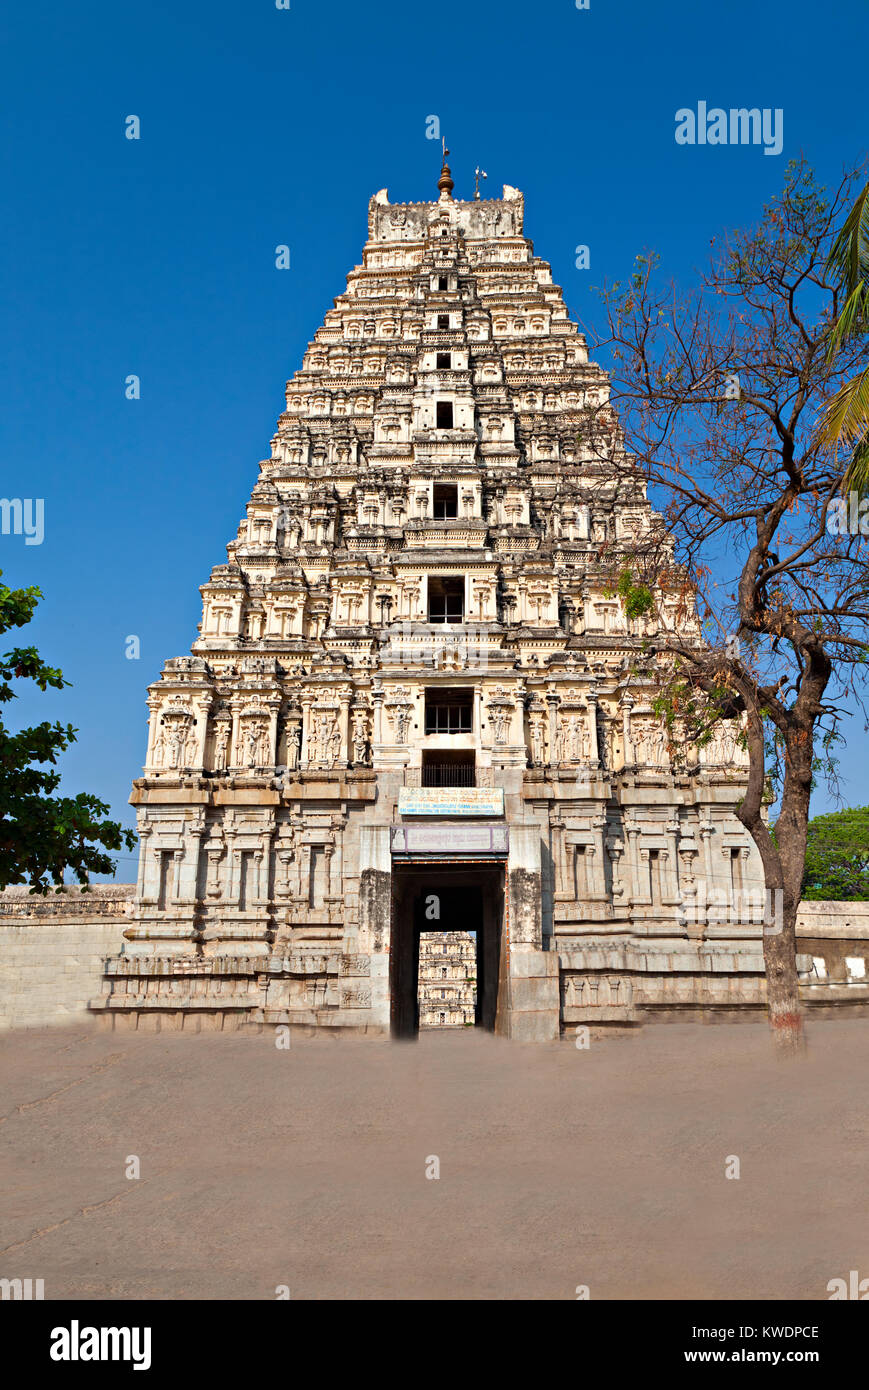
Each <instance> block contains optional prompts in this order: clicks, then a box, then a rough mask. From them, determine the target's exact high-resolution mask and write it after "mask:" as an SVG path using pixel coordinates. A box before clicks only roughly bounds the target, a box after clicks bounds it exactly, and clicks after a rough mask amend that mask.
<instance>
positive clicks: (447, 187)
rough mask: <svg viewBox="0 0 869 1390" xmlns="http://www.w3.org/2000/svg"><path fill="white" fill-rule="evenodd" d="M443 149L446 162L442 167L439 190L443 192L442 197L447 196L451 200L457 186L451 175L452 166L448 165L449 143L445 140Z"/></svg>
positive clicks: (442, 142) (442, 144)
mask: <svg viewBox="0 0 869 1390" xmlns="http://www.w3.org/2000/svg"><path fill="white" fill-rule="evenodd" d="M441 148H442V149H443V152H444V162H443V165H442V167H441V176H440V178H439V179H438V188H439V189H440V191H441V197H444V196H446V197H447V198H451V197H452V195H453V189H454V188H455V184H454V183H453V176H452V174H451V173H450V166H449V164H447V155H448V154H449V150H448V149H447V142H446V140H445V139H442V140H441Z"/></svg>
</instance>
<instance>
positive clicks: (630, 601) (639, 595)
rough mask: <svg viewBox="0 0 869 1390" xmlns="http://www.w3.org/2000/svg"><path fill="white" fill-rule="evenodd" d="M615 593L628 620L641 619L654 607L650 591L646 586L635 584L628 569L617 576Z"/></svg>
mask: <svg viewBox="0 0 869 1390" xmlns="http://www.w3.org/2000/svg"><path fill="white" fill-rule="evenodd" d="M616 593H617V594H618V596H619V598H620V599H621V601H622V606H623V607H624V610H625V613H626V614H627V616H628V617H629V618H641V617H642V616H643V614H644V613H649V612H651V610H652V608H653V607H654V603H655V601H654V599H653V597H652V591H651V589H649V587H648V586H647V585H646V584H637V583H635V582H634V576H633V573H632V572H631V570H629V569H625V570H622V572H621V574H620V575H619V582H618V584H617V585H616Z"/></svg>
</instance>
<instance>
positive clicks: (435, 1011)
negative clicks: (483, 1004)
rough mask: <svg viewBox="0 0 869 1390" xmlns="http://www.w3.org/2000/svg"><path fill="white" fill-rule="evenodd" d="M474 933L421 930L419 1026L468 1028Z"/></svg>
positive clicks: (473, 1003) (473, 994) (472, 1014)
mask: <svg viewBox="0 0 869 1390" xmlns="http://www.w3.org/2000/svg"><path fill="white" fill-rule="evenodd" d="M476 1009H477V940H476V935H475V933H474V932H469V931H448V932H447V931H445V932H422V933H421V935H420V942H419V1026H420V1028H467V1027H470V1026H473V1025H474V1024H475V1023H476V1021H477V1018H476Z"/></svg>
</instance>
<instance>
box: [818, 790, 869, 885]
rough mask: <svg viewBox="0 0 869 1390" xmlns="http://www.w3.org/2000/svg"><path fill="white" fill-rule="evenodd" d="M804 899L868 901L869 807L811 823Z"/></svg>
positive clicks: (860, 807) (832, 813)
mask: <svg viewBox="0 0 869 1390" xmlns="http://www.w3.org/2000/svg"><path fill="white" fill-rule="evenodd" d="M803 897H804V898H808V899H809V900H810V901H811V902H817V901H819V900H821V899H824V898H832V899H841V900H844V901H847V902H866V901H869V806H852V807H850V808H849V809H848V810H845V811H834V812H831V813H830V814H829V815H826V816H815V817H814V818H813V819H812V820H810V821H809V828H808V841H807V844H806V868H805V873H804V876H803Z"/></svg>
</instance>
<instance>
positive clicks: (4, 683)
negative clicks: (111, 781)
mask: <svg viewBox="0 0 869 1390" xmlns="http://www.w3.org/2000/svg"><path fill="white" fill-rule="evenodd" d="M0 574H2V570H0ZM41 598H42V594H41V593H40V591H39V589H37V588H35V587H34V586H31V587H30V588H27V589H9V588H8V587H7V586H6V585H5V584H0V634H2V633H4V632H8V631H9V630H10V629H11V628H15V627H24V626H26V624H27V623H29V622H30V620H31V618H32V617H33V613H34V610H35V608H36V605H37V603H38V602H39V600H40V599H41ZM16 680H32V681H33V682H34V683H35V684H36V685H37V686H38V687H39V689H40V690H47V689H48V688H49V686H50V687H52V688H53V689H55V690H62V689H63V687H64V686H65V685H68V684H69V682H68V681H65V680H64V678H63V673H62V672H61V671H59V670H57V668H56V667H53V666H47V665H46V664H45V662H44V661H42V660H41V658H40V656H39V653H38V651H37V650H36V648H35V647H14V648H13V649H12V650H11V651H9V652H6V654H5V655H4V656H0V705H2V704H4V703H8V701H10V700H14V699H15V695H16V692H15V690H14V688H13V682H14V681H16ZM75 737H76V730H75V729H74V728H73V727H72V725H71V724H50V723H48V722H45V723H42V724H36V725H34V726H33V727H32V728H29V729H22V730H20V732H19V733H17V734H13V733H10V731H9V730H8V729H7V728H6V726H5V724H4V723H3V720H2V719H0V889H2V888H6V887H8V885H9V884H12V883H29V884H30V885H31V892H33V893H43V894H45V893H47V892H48V891H49V886H50V885H51V884H52V883H53V884H55V885H58V891H60V885H61V884H62V882H63V876H64V873H65V872H66V871H69V872H70V873H72V874H74V875H75V877H76V878H77V879H78V881H79V883H83V884H87V883H88V882H89V875H90V874H112V873H114V871H115V863H114V861H113V860H112V859H111V858H110V857H109V855H108V854H106V853H105V852H104V851H105V850H118V849H120V848H121V847H122V846H125V847H126V848H127V849H133V848H134V847H135V845H136V836H135V834H134V833H133V832H132V831H130V830H122V829H121V826H120V824H119V823H118V822H117V821H110V820H106V819H105V816H106V813H107V812H108V810H109V807H108V806H107V805H106V804H105V803H104V802H102V801H100V800H99V799H98V798H97V797H95V796H90V795H88V794H87V793H85V792H80V793H79V794H78V796H74V797H69V796H55V795H53V793H54V792H56V791H57V788H58V786H59V785H60V773H59V772H56V771H52V770H51V769H52V768H53V767H54V764H55V763H56V762H57V758H58V755H59V754H60V753H63V752H64V751H65V750H66V749H67V748H68V747H69V746H70V744H71V743H74V742H75ZM34 764H49V765H50V766H49V767H46V768H42V767H39V766H34ZM100 847H102V848H100Z"/></svg>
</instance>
